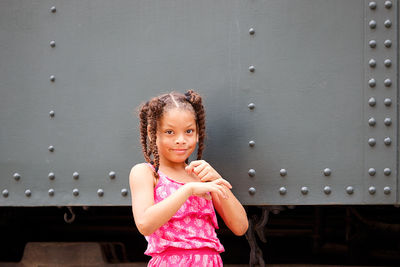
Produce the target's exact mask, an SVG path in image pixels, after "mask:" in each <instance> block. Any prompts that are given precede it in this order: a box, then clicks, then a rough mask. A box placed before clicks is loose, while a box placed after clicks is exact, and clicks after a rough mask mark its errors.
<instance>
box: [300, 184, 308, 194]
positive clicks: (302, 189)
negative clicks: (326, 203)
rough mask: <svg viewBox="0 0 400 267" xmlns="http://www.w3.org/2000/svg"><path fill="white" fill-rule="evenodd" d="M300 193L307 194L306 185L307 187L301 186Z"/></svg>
mask: <svg viewBox="0 0 400 267" xmlns="http://www.w3.org/2000/svg"><path fill="white" fill-rule="evenodd" d="M301 193H302V194H303V195H307V194H308V187H307V186H303V187H302V188H301Z"/></svg>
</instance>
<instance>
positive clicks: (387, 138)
mask: <svg viewBox="0 0 400 267" xmlns="http://www.w3.org/2000/svg"><path fill="white" fill-rule="evenodd" d="M383 142H384V143H385V145H387V146H390V144H391V143H392V139H390V137H386V138H385V139H384V140H383Z"/></svg>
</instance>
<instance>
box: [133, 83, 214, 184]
mask: <svg viewBox="0 0 400 267" xmlns="http://www.w3.org/2000/svg"><path fill="white" fill-rule="evenodd" d="M172 108H184V109H187V110H190V111H192V112H194V114H195V117H196V126H197V130H198V135H199V142H198V148H197V159H198V160H199V159H201V157H202V154H203V150H204V138H205V136H206V133H205V132H206V131H205V121H206V117H205V111H204V106H203V103H202V98H201V96H200V95H199V94H198V93H196V92H195V91H193V90H189V91H187V92H186V93H185V94H180V93H177V92H171V93H169V94H163V95H160V96H157V97H154V98H152V99H151V100H150V101H147V102H146V103H145V104H142V105H141V106H140V108H139V118H140V141H141V143H142V151H143V155H144V159H145V160H146V161H147V162H149V163H150V164H152V165H153V167H154V177H155V178H156V179H158V178H159V175H158V169H159V167H160V156H159V155H158V149H157V144H156V140H157V125H158V122H159V120H160V118H161V116H162V115H163V112H165V111H166V110H168V109H172ZM148 128H149V131H148V130H147V129H148ZM148 132H149V135H150V136H148ZM185 162H186V163H188V159H186V161H185Z"/></svg>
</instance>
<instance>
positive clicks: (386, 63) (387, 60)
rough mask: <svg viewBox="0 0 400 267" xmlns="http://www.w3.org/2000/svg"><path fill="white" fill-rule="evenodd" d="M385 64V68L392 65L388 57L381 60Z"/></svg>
mask: <svg viewBox="0 0 400 267" xmlns="http://www.w3.org/2000/svg"><path fill="white" fill-rule="evenodd" d="M383 63H384V64H385V66H386V67H387V68H389V67H390V66H392V61H391V60H390V59H385V61H384V62H383Z"/></svg>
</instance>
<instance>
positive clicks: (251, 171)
mask: <svg viewBox="0 0 400 267" xmlns="http://www.w3.org/2000/svg"><path fill="white" fill-rule="evenodd" d="M247 173H248V174H249V176H250V177H254V176H255V175H256V170H254V169H250V170H249V171H248V172H247Z"/></svg>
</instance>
